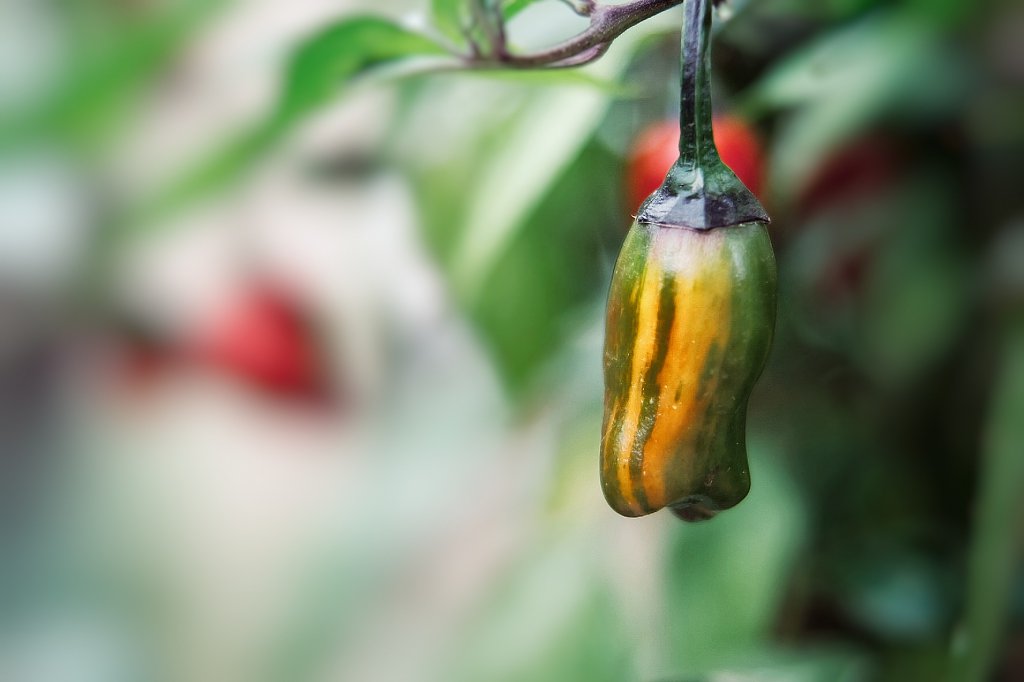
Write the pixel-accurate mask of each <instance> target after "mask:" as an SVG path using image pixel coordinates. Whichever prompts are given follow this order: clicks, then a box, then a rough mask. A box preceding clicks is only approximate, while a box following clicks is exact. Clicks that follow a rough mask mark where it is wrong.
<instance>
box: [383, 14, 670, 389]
mask: <svg viewBox="0 0 1024 682" xmlns="http://www.w3.org/2000/svg"><path fill="white" fill-rule="evenodd" d="M640 28H641V27H637V29H640ZM661 30H663V28H662V25H661V23H660V22H658V21H652V22H650V26H647V28H646V29H645V30H636V31H635V32H634V33H633V35H627V36H624V37H623V38H622V39H620V40H619V41H616V43H615V45H614V46H613V48H612V50H611V51H610V52H609V54H608V55H606V56H605V58H603V59H602V60H601V61H600V62H598V63H596V64H594V65H592V66H590V67H587V69H586V70H584V71H581V72H580V73H581V74H587V78H599V79H601V80H602V81H604V82H610V81H614V80H615V79H617V77H618V75H619V74H621V73H622V71H623V70H624V68H625V65H626V63H627V62H628V61H629V60H630V59H631V58H632V55H633V53H634V51H635V50H636V49H637V48H638V47H639V46H640V45H641V44H642V40H643V37H644V36H646V35H649V34H650V32H651V31H661ZM537 77H544V78H548V77H549V76H548V74H538V76H537ZM555 77H560V76H555ZM440 101H443V102H444V103H445V107H444V111H445V114H444V121H438V120H436V119H431V120H427V119H426V116H427V115H426V114H425V113H424V112H429V111H434V110H435V108H436V106H437V104H436V102H440ZM456 102H458V103H461V104H459V105H456V106H453V105H452V103H456ZM609 104H610V100H609V97H608V94H607V93H606V92H602V91H600V90H598V89H596V88H594V87H592V86H591V85H589V84H587V83H584V84H582V85H576V86H574V87H560V88H546V87H543V86H536V85H532V84H531V86H529V87H527V86H526V85H525V84H524V83H521V82H518V81H512V82H509V83H499V82H494V81H492V80H490V79H488V80H486V81H484V80H480V79H474V81H473V82H469V81H467V80H466V79H460V81H459V83H455V82H454V79H452V78H450V77H447V76H446V77H443V78H442V77H439V78H437V79H434V80H433V81H432V83H431V85H430V87H428V88H425V89H424V91H423V92H422V93H420V102H419V104H417V105H415V106H414V107H413V109H412V110H414V111H418V112H421V113H420V114H419V115H420V116H423V117H424V118H423V120H422V121H420V120H417V119H416V117H415V115H414V117H413V120H411V121H409V122H406V123H405V124H403V126H402V127H403V128H404V131H403V133H402V136H401V137H400V138H399V141H398V142H396V143H395V149H396V151H399V152H400V153H402V154H404V155H407V156H408V160H407V165H408V166H409V167H410V168H412V170H413V174H414V178H415V184H416V187H417V192H418V194H419V196H420V202H421V206H422V207H423V217H424V231H425V235H426V238H427V241H428V243H429V244H430V246H431V247H432V249H433V250H434V252H435V254H436V256H437V258H438V259H439V260H440V261H441V263H442V265H443V268H444V270H445V273H446V275H447V276H448V277H449V279H450V281H451V283H452V287H453V290H454V293H455V295H456V297H457V298H458V299H459V301H460V302H461V304H462V305H463V306H464V308H465V309H466V310H468V311H469V313H470V315H471V317H472V319H473V321H474V322H475V323H476V324H477V326H478V327H479V328H480V329H481V331H482V332H483V334H484V337H485V339H486V340H487V342H488V345H489V347H490V349H491V351H492V353H493V355H494V357H495V359H496V360H497V366H498V368H499V369H500V371H501V374H502V376H503V377H504V378H505V380H506V385H508V386H510V387H511V388H513V389H518V388H522V387H524V386H525V385H526V382H527V380H528V379H529V378H530V376H531V374H532V372H533V371H534V370H535V369H537V367H538V366H539V365H540V364H541V363H543V362H544V361H545V360H546V359H547V358H549V357H550V356H551V354H552V353H553V352H555V351H556V350H557V347H558V344H559V343H560V341H561V340H562V339H563V338H565V336H566V333H567V332H568V331H569V320H568V318H567V317H566V315H567V313H569V312H570V311H571V310H572V309H573V307H574V306H577V305H579V304H581V303H583V302H585V301H587V300H589V299H590V298H591V297H593V295H594V294H595V293H596V292H597V290H598V288H599V285H600V282H601V281H602V280H601V278H602V277H604V276H605V275H606V274H607V271H608V269H609V268H610V263H608V262H606V261H607V259H608V258H609V256H608V255H607V254H608V253H610V252H613V251H614V248H615V247H616V246H617V244H618V241H619V240H621V237H622V236H623V235H624V234H625V228H626V227H627V225H628V223H629V220H630V218H629V215H628V212H627V211H626V210H625V208H624V207H623V206H622V204H621V192H620V188H621V184H622V166H621V160H620V159H619V158H618V157H617V156H615V155H614V154H612V153H610V152H609V151H608V150H606V149H604V148H603V147H601V146H600V145H599V144H596V143H592V142H591V138H592V137H593V135H594V132H595V130H596V129H597V127H598V124H599V123H600V122H601V121H602V120H603V117H604V115H605V113H606V111H607V109H608V107H609Z"/></svg>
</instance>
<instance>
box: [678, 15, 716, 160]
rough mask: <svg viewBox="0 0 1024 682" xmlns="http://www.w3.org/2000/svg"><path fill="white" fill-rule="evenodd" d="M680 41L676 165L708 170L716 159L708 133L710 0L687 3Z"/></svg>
mask: <svg viewBox="0 0 1024 682" xmlns="http://www.w3.org/2000/svg"><path fill="white" fill-rule="evenodd" d="M680 40H681V52H682V78H681V80H680V95H679V162H680V164H682V165H683V166H684V167H686V168H691V169H693V168H700V167H707V166H710V165H711V164H712V163H714V162H715V161H716V160H717V159H716V158H715V157H717V156H718V151H717V150H716V149H715V142H714V135H713V133H712V129H711V0H689V2H687V3H686V8H685V18H684V20H683V31H682V36H681V38H680Z"/></svg>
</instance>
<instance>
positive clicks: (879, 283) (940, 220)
mask: <svg viewBox="0 0 1024 682" xmlns="http://www.w3.org/2000/svg"><path fill="white" fill-rule="evenodd" d="M955 187H956V184H955V182H954V181H953V180H951V179H949V178H944V177H942V176H941V175H937V176H934V177H933V176H932V175H931V174H930V173H924V174H922V175H921V176H919V177H917V178H915V179H913V180H912V181H910V182H908V183H907V184H906V185H905V186H903V187H900V188H899V190H898V191H896V192H894V193H893V194H892V195H891V199H890V202H889V210H888V211H887V214H886V216H885V217H883V218H882V219H881V221H880V223H881V224H882V225H884V226H885V227H884V229H885V231H886V234H884V235H883V237H882V239H883V240H884V242H885V243H884V246H883V248H882V250H881V253H880V254H878V256H877V259H876V261H877V262H876V264H875V265H874V266H873V267H874V271H873V272H872V273H871V275H870V276H869V279H870V281H869V284H868V287H867V291H866V293H865V297H864V298H865V301H864V303H865V305H864V312H863V326H862V334H860V335H859V339H858V341H859V343H858V344H857V353H858V354H859V355H861V356H862V358H863V366H864V367H865V368H866V370H867V371H868V372H869V373H870V374H871V375H872V376H873V377H874V378H875V380H876V381H878V382H879V383H880V384H883V385H884V384H889V385H893V384H899V383H901V382H905V381H907V380H909V379H913V378H915V377H919V376H921V374H922V373H923V372H924V371H925V370H927V369H928V367H929V366H932V365H933V364H934V363H935V362H936V361H938V360H939V359H941V358H942V357H943V354H944V353H945V352H947V351H948V350H949V349H950V348H951V346H952V344H953V342H954V341H955V340H956V338H957V335H958V334H959V333H960V331H961V330H962V329H963V328H964V325H965V324H966V322H967V319H968V313H969V310H970V303H971V286H970V275H971V271H970V269H969V266H968V262H967V259H966V256H965V249H964V245H963V244H962V243H960V240H959V234H958V233H957V232H956V228H955V224H954V223H953V221H952V216H953V215H954V212H955V210H956V209H955V203H953V202H954V196H953V192H954V191H955V190H954V188H955Z"/></svg>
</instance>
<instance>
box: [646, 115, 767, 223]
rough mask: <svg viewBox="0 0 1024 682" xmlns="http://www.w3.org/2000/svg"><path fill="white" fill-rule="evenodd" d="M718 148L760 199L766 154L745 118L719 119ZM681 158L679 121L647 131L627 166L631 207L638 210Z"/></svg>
mask: <svg viewBox="0 0 1024 682" xmlns="http://www.w3.org/2000/svg"><path fill="white" fill-rule="evenodd" d="M713 126H714V132H715V145H716V146H717V147H718V153H719V155H720V156H721V157H722V161H724V162H725V164H726V165H727V166H729V168H731V169H732V170H733V172H734V173H736V176H737V177H739V179H740V180H741V181H742V182H743V184H744V185H746V186H747V188H748V189H750V191H751V192H753V193H754V194H756V195H758V196H760V195H761V190H762V189H763V182H764V152H763V150H762V148H761V141H760V139H759V138H758V136H757V133H755V132H754V130H753V128H751V127H750V126H749V125H748V124H747V123H746V122H745V121H744V120H743V119H741V118H739V117H737V116H732V115H722V116H715V118H714V122H713ZM677 158H679V122H678V121H662V122H659V123H654V124H652V125H650V126H648V127H647V128H646V129H644V130H643V131H642V132H641V133H640V135H639V136H637V138H636V142H635V143H634V145H633V149H632V151H631V152H630V154H629V159H628V161H627V166H626V174H627V175H626V177H627V187H628V192H629V205H630V207H631V208H632V210H633V211H636V210H637V209H638V208H639V207H640V204H642V203H643V201H644V199H646V198H647V197H648V196H649V195H650V194H651V193H652V192H654V190H656V189H658V187H660V186H661V183H662V182H663V181H664V180H665V174H666V173H668V169H669V168H671V167H672V164H673V163H675V161H676V159H677Z"/></svg>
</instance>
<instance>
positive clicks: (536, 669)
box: [446, 533, 635, 682]
mask: <svg viewBox="0 0 1024 682" xmlns="http://www.w3.org/2000/svg"><path fill="white" fill-rule="evenodd" d="M595 540H596V538H595V537H594V536H593V535H592V534H589V533H580V534H577V535H569V536H563V537H558V538H549V539H547V540H546V541H545V542H544V543H543V544H542V546H540V547H536V548H534V551H532V552H528V553H526V554H525V555H524V557H523V558H524V561H522V562H520V563H519V564H518V565H517V566H515V567H513V570H511V571H510V572H509V574H508V575H507V576H506V577H505V579H504V581H503V582H502V584H499V585H498V586H497V587H496V589H495V590H494V591H493V593H492V595H491V596H490V597H489V598H488V599H487V600H485V602H484V603H483V604H482V607H483V608H482V611H481V612H480V615H479V616H478V618H477V619H474V621H473V622H472V624H471V626H470V627H469V628H468V630H467V633H466V635H465V636H464V637H462V638H460V640H459V644H458V647H457V649H458V650H457V651H455V652H454V654H455V658H456V661H455V662H454V664H453V665H454V667H455V673H454V674H452V675H449V676H446V679H456V680H467V682H469V681H473V682H476V681H477V680H488V681H489V682H518V681H519V680H531V681H533V682H566V681H567V680H587V681H588V682H621V681H622V680H627V679H635V675H634V674H633V661H632V650H631V649H632V648H631V646H630V640H629V638H628V637H627V633H626V631H625V623H624V619H623V617H622V614H621V613H620V610H619V608H618V607H617V605H616V603H615V600H614V599H613V598H612V594H611V593H610V591H609V589H608V586H607V583H605V582H604V580H603V579H602V578H603V576H602V574H601V572H600V571H599V570H598V568H597V566H595V564H594V562H593V561H592V556H593V543H594V542H595Z"/></svg>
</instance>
